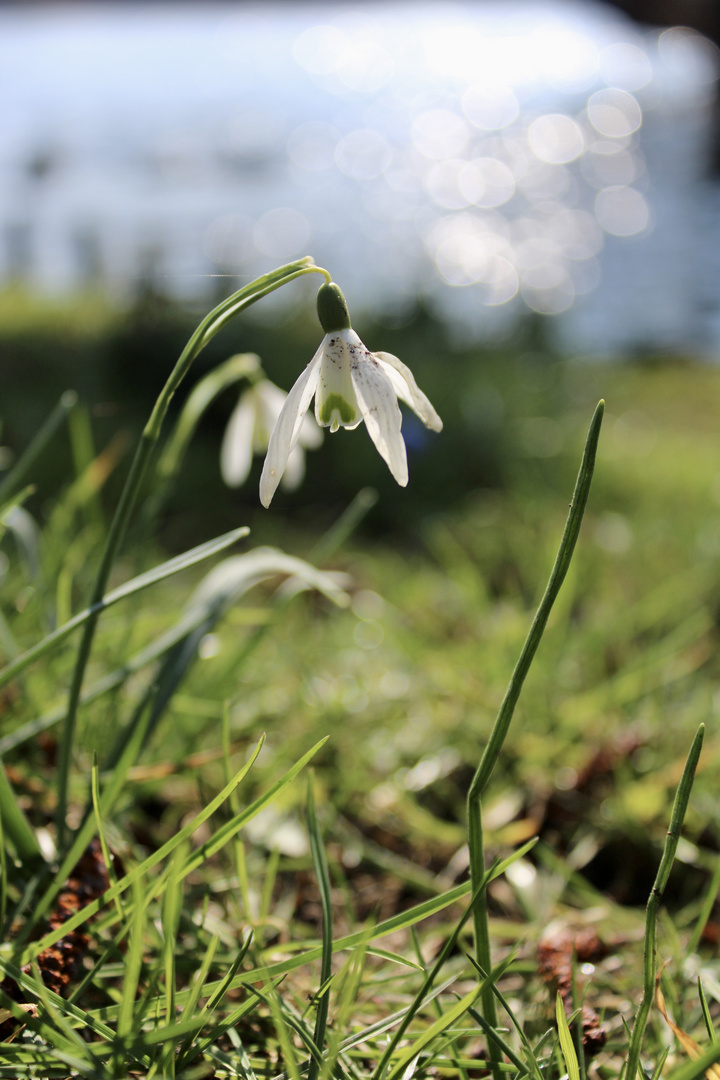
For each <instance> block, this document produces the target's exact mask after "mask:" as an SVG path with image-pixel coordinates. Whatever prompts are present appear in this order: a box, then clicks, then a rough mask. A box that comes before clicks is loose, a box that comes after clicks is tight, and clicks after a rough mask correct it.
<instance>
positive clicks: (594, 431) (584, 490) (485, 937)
mask: <svg viewBox="0 0 720 1080" xmlns="http://www.w3.org/2000/svg"><path fill="white" fill-rule="evenodd" d="M604 410H605V402H604V401H600V402H599V403H598V406H597V408H596V409H595V413H594V415H593V418H592V421H591V423H590V428H589V430H588V435H587V439H586V441H585V450H584V453H583V458H582V462H581V464H580V471H579V473H578V478H577V481H576V484H575V491H574V492H573V497H572V502H571V503H570V512H569V514H568V518H567V522H566V524H565V530H564V532H563V535H562V539H561V541H560V547H559V548H558V553H557V557H556V559H555V565H554V566H553V568H552V572H551V574H550V578H549V580H548V584H547V588H546V589H545V594H544V596H543V598H542V600H541V601H540V606H539V607H538V610H537V613H536V615H535V618H534V620H533V623H532V626H531V627H530V632H529V633H528V636H527V639H526V641H525V644H524V646H523V649H522V652H521V653H520V658H519V660H518V662H517V665H516V667H515V670H514V671H513V673H512V677H511V679H510V683H509V685H508V688H507V691H506V693H505V697H504V699H503V702H502V704H501V706H500V711H499V712H498V715H497V718H496V720H495V723H494V725H493V728H492V731H491V732H490V737H489V739H488V742H487V746H486V747H485V751H484V753H483V755H482V758H481V760H480V764H479V765H478V767H477V771H476V773H475V776H474V778H473V782H472V784H471V786H470V791H469V793H468V809H467V815H468V845H469V851H470V879H471V885H472V890H473V893H474V892H475V891H476V890H478V889H479V887H480V885H481V883H482V880H483V876H484V873H485V852H484V845H483V829H482V794H483V791H484V790H485V788H486V787H487V784H488V781H489V780H490V776H491V775H492V771H493V769H494V768H495V765H496V763H497V761H498V758H499V756H500V752H501V750H502V747H503V743H504V742H505V738H506V736H507V733H508V729H509V727H510V722H511V720H512V718H513V714H514V712H515V706H516V705H517V702H518V698H519V697H520V692H521V690H522V688H523V684H524V682H525V678H526V676H527V673H528V671H529V670H530V665H531V664H532V662H533V659H534V657H535V653H536V652H537V648H538V645H539V644H540V641H541V639H542V636H543V633H544V631H545V627H546V625H547V621H548V618H549V616H550V612H551V610H552V607H553V604H554V603H555V599H556V597H557V595H558V593H559V591H560V588H561V586H562V583H563V581H564V580H565V576H566V574H567V571H568V567H569V566H570V561H571V559H572V556H573V552H574V550H575V545H576V543H577V538H578V535H579V533H580V526H581V525H582V520H583V515H584V513H585V507H586V505H587V500H588V496H589V494H590V485H591V483H592V476H593V470H594V468H595V457H596V454H597V444H598V439H599V437H600V427H601V424H602V418H603V413H604ZM473 921H474V929H475V948H476V955H477V962H478V964H479V966H480V967H481V968H482V969H483V971H492V957H491V949H490V928H489V921H488V908H487V893H486V892H485V891H484V890H481V892H480V895H479V897H478V903H477V904H476V906H475V911H474V920H473ZM482 1009H483V1014H484V1016H485V1019H486V1020H487V1022H488V1023H489V1024H490V1026H491V1027H493V1028H494V1027H496V1026H497V1009H496V1005H495V994H494V992H493V987H492V984H491V983H488V985H487V987H486V988H485V990H484V992H483V995H482ZM488 1055H489V1057H490V1062H491V1068H492V1073H493V1078H494V1080H500V1076H501V1068H500V1066H501V1058H500V1051H499V1048H498V1047H497V1045H496V1043H495V1042H494V1041H493V1040H489V1041H488Z"/></svg>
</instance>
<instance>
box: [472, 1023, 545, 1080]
mask: <svg viewBox="0 0 720 1080" xmlns="http://www.w3.org/2000/svg"><path fill="white" fill-rule="evenodd" d="M468 1015H469V1016H472V1018H473V1020H474V1021H475V1023H476V1024H477V1026H478V1027H479V1028H480V1029H481V1031H484V1032H485V1034H486V1036H487V1038H488V1040H489V1041H492V1042H494V1043H495V1045H496V1046H497V1048H498V1050H500V1052H501V1053H503V1054H505V1056H506V1057H507V1059H508V1061H510V1062H511V1064H513V1065H514V1066H515V1068H516V1069H517V1070H518V1073H519V1075H520V1076H527V1075H528V1074H529V1072H530V1070H529V1069H528V1066H527V1064H526V1063H525V1062H524V1061H523V1060H522V1059H521V1058H519V1057H518V1055H517V1054H516V1053H515V1051H514V1050H513V1048H512V1046H511V1045H510V1043H509V1042H508V1041H507V1040H506V1039H504V1038H503V1037H502V1035H500V1033H499V1032H498V1031H496V1030H495V1028H494V1027H491V1026H490V1024H488V1022H487V1020H486V1019H485V1017H484V1016H481V1015H480V1013H479V1012H478V1011H477V1009H476V1008H474V1007H471V1008H469V1009H468Z"/></svg>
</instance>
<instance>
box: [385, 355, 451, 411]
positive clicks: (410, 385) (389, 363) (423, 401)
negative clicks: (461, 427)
mask: <svg viewBox="0 0 720 1080" xmlns="http://www.w3.org/2000/svg"><path fill="white" fill-rule="evenodd" d="M374 355H375V356H376V357H377V358H378V360H379V361H380V363H381V364H382V365H383V368H384V370H385V371H386V372H387V374H388V376H389V377H390V379H391V380H392V383H393V386H395V387H396V389H397V394H398V397H399V398H401V399H402V400H403V401H405V402H407V404H408V405H409V406H410V408H411V409H412V410H413V412H415V413H417V415H418V416H419V417H420V419H421V420H422V422H423V424H424V425H425V427H429V428H430V429H431V430H432V431H442V426H443V422H442V420H441V419H440V417H439V416H438V414H437V413H436V412H435V409H434V408H433V407H432V405H431V404H430V402H429V401H428V399H427V398H426V397H425V395H424V394H423V392H422V390H421V389H420V388H419V386H418V384H417V383H416V382H415V377H414V375H413V373H412V371H411V370H410V368H409V367H406V366H405V364H403V362H402V360H398V358H397V356H393V355H392V353H386V352H379V353H374ZM388 369H389V370H388ZM393 376H395V378H393ZM398 376H400V379H402V381H403V382H404V383H405V387H406V389H405V391H404V392H403V393H401V392H400V389H399V386H398V383H397V382H396V380H397V377H398Z"/></svg>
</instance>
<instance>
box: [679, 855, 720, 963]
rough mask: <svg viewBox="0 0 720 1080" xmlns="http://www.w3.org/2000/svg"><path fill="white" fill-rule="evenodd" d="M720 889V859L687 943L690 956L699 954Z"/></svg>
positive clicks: (716, 861)
mask: <svg viewBox="0 0 720 1080" xmlns="http://www.w3.org/2000/svg"><path fill="white" fill-rule="evenodd" d="M719 889H720V858H717V859H716V860H715V868H714V870H713V872H712V877H711V878H710V883H709V884H708V887H707V891H706V893H705V896H704V898H703V902H702V907H701V908H700V912H699V914H698V917H697V919H696V920H695V926H694V927H693V932H692V934H691V935H690V940H689V941H688V943H687V952H688V954H690V953H694V952H697V947H698V945H699V944H700V938H701V937H702V934H703V930H704V929H705V927H706V926H707V922H708V919H709V918H710V915H711V913H712V909H713V904H714V903H715V901H716V899H717V894H718V890H719Z"/></svg>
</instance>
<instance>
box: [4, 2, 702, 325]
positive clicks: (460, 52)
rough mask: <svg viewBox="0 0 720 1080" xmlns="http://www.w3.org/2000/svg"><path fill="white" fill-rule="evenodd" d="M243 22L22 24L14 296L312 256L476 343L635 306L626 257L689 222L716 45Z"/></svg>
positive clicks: (697, 40)
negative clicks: (599, 310) (598, 301)
mask: <svg viewBox="0 0 720 1080" xmlns="http://www.w3.org/2000/svg"><path fill="white" fill-rule="evenodd" d="M220 10H222V11H225V10H226V9H217V8H215V7H213V6H209V7H208V8H201V7H200V6H197V5H186V6H183V7H173V6H170V7H168V8H167V9H165V10H164V11H163V10H161V9H154V8H152V9H151V8H147V9H146V8H141V7H137V8H134V9H133V12H132V16H131V17H128V16H127V15H126V13H125V12H124V11H121V10H120V9H119V8H115V7H112V6H108V7H104V6H103V7H96V8H92V9H90V8H80V7H68V8H65V7H64V6H62V5H58V6H57V8H56V9H52V10H51V9H47V14H46V15H45V16H44V18H43V20H42V21H39V22H38V21H37V20H36V19H35V16H34V15H31V14H30V13H29V12H28V13H23V12H22V11H21V10H18V11H14V12H13V13H12V15H11V14H10V13H9V12H8V11H2V10H0V31H2V32H0V84H2V83H4V84H5V88H6V90H8V91H9V89H10V88H12V91H13V93H12V95H10V94H9V92H8V93H7V94H6V95H5V99H6V101H8V102H10V101H12V104H11V105H10V106H9V107H8V108H7V109H6V116H5V118H4V124H3V128H2V131H0V277H4V278H5V279H6V280H7V279H10V278H17V277H24V278H26V279H28V280H30V281H31V282H33V281H34V282H35V283H36V284H41V285H42V287H44V288H48V287H49V288H55V289H56V290H57V289H63V288H64V289H68V288H75V287H77V286H78V285H80V286H83V285H85V284H87V280H88V279H89V278H90V276H91V275H92V278H93V280H95V281H97V280H102V281H103V282H104V283H105V284H106V285H107V287H109V288H111V289H113V290H114V291H115V292H117V293H119V294H122V292H123V289H125V290H127V289H128V288H132V286H133V281H134V280H135V279H136V277H137V276H138V275H139V274H142V273H145V274H146V273H148V266H151V267H152V268H153V269H152V273H153V274H154V275H155V278H156V280H155V285H156V287H159V288H161V289H164V290H165V291H166V292H168V293H170V294H177V295H190V294H192V293H193V292H194V293H195V294H196V295H199V294H201V293H202V292H203V290H206V291H209V290H210V289H214V288H216V285H215V284H213V275H214V274H217V273H225V274H230V275H237V276H239V277H241V278H245V277H247V276H249V275H251V274H253V273H256V272H259V271H262V270H265V269H267V264H268V261H270V262H272V261H280V260H284V259H290V258H293V257H296V256H297V255H300V254H304V253H305V252H312V253H313V255H315V257H316V258H317V259H318V261H320V262H323V263H325V264H327V265H330V266H331V267H332V269H333V273H334V274H335V276H336V277H341V278H342V280H343V283H344V284H345V285H346V287H347V288H352V287H353V286H357V287H358V288H360V283H361V282H363V281H365V282H367V281H368V279H370V280H371V285H370V286H366V289H367V290H368V291H367V293H366V295H367V297H368V299H369V300H372V299H373V295H374V297H375V299H376V300H378V299H379V300H380V301H381V302H382V303H384V304H389V303H391V302H392V300H393V298H395V299H396V300H397V302H398V304H399V305H400V306H403V305H405V306H406V305H407V303H408V297H409V296H410V293H412V292H415V293H417V291H418V290H419V291H420V292H425V293H427V294H432V295H433V303H434V304H435V306H436V307H438V306H439V307H440V308H442V307H443V305H445V306H446V310H447V311H448V312H451V313H452V316H453V318H456V317H458V315H459V314H461V313H462V311H463V310H464V311H465V313H466V314H467V318H468V321H469V323H473V325H475V324H476V322H477V309H478V307H479V306H480V307H485V308H487V309H488V312H490V311H491V309H498V308H500V307H503V306H507V305H509V306H510V307H512V308H513V309H517V310H521V309H522V307H523V305H524V306H525V307H527V308H529V309H531V310H532V311H537V312H541V313H544V314H553V315H555V314H561V313H563V312H568V311H569V309H570V308H571V307H572V306H573V305H574V303H575V301H576V300H577V299H578V298H588V297H589V296H590V294H591V293H592V292H593V290H594V289H596V288H597V286H598V283H600V286H601V289H602V287H603V285H605V286H606V287H609V288H613V287H617V288H620V287H621V285H620V284H618V282H620V280H621V278H622V275H623V273H625V272H629V271H626V269H625V266H624V260H623V258H622V257H621V256H618V258H617V259H616V261H615V263H614V267H613V272H612V274H610V275H607V274H604V272H603V267H604V266H605V264H606V263H607V261H608V259H610V260H612V258H613V257H614V256H613V252H614V251H615V248H616V246H618V245H623V244H625V245H628V244H630V245H631V246H633V245H634V248H633V250H637V249H638V245H640V244H641V243H648V242H649V241H650V239H651V238H652V242H653V243H659V240H658V239H657V238H658V237H664V236H667V233H666V232H665V231H664V230H665V229H666V228H667V227H669V226H668V222H669V223H670V224H671V225H672V227H673V228H675V229H677V228H679V227H680V225H679V223H680V222H681V221H682V213H681V211H680V210H679V209H678V207H679V201H678V200H680V199H682V198H687V197H688V192H689V190H690V188H691V187H692V184H695V183H696V182H697V179H698V175H699V173H698V166H697V164H693V162H697V161H700V160H701V155H700V148H701V143H702V138H703V132H704V131H705V130H706V129H704V128H703V124H704V123H706V122H707V116H708V112H709V103H710V94H711V92H712V91H713V88H714V81H715V79H716V78H717V74H718V60H717V50H716V49H715V47H714V46H713V45H712V44H711V43H710V42H708V41H706V40H705V39H704V38H702V37H701V36H700V35H699V34H697V33H695V32H693V31H690V30H687V29H686V28H682V27H675V28H671V29H668V30H664V31H643V32H641V31H639V30H638V29H635V28H633V26H632V24H631V23H629V22H627V21H622V20H621V19H620V18H619V17H618V16H617V15H615V14H613V13H612V12H611V11H610V9H604V8H602V7H601V6H599V5H598V6H587V7H586V6H585V5H578V4H574V3H561V2H557V3H536V4H527V3H521V2H519V0H518V2H515V0H512V2H507V3H500V2H496V3H493V2H491V0H488V2H487V3H483V4H465V5H462V4H458V5H437V4H436V5H432V4H431V5H417V4H411V3H401V2H395V3H387V4H384V5H383V6H382V7H380V6H374V5H373V6H360V7H358V6H356V7H342V6H339V5H338V6H326V7H324V8H317V7H313V6H309V5H308V6H305V4H302V3H300V4H294V5H277V6H276V5H274V4H268V5H264V6H263V7H262V9H261V8H250V7H248V8H247V9H243V10H240V9H238V10H234V11H233V13H232V14H227V15H225V16H221V15H220ZM228 10H229V9H228ZM68 42H72V49H71V50H70V52H68V51H67V49H65V46H66V45H67V43H68ZM63 50H65V51H63ZM129 72H132V79H130V78H129V75H128V73H129ZM90 81H91V82H92V85H93V86H94V88H95V89H94V92H93V95H88V94H87V93H86V92H85V90H84V87H86V86H87V85H90ZM668 118H672V119H668ZM674 123H675V124H676V125H677V126H676V127H673V124H674ZM678 132H680V138H681V139H682V140H684V142H683V143H682V147H681V148H680V149H678V146H677V138H678V134H677V133H678ZM683 170H684V171H683ZM693 170H695V172H693ZM683 185H684V187H683ZM674 243H675V246H676V247H677V246H678V241H677V238H676V240H675V241H674ZM687 246H688V248H689V247H690V245H687ZM618 250H620V248H619V247H618ZM628 250H629V249H628ZM648 250H650V249H648ZM649 261H651V260H649ZM629 265H630V264H629V263H628V267H629ZM633 268H634V269H633V272H634V273H636V269H637V264H633ZM373 290H374V294H373ZM640 291H641V290H639V292H640ZM652 291H653V290H652V289H650V288H647V289H646V290H645V292H646V294H647V293H652ZM371 294H373V295H371ZM584 302H585V303H587V300H585V301H584ZM658 302H659V303H661V302H662V297H660V296H658ZM463 304H464V308H463ZM666 306H667V305H666ZM488 319H489V320H490V321H489V323H488V325H490V324H491V322H492V320H491V319H490V315H488ZM595 322H596V324H597V325H600V324H601V323H602V320H601V319H599V318H597V319H596V320H595Z"/></svg>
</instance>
